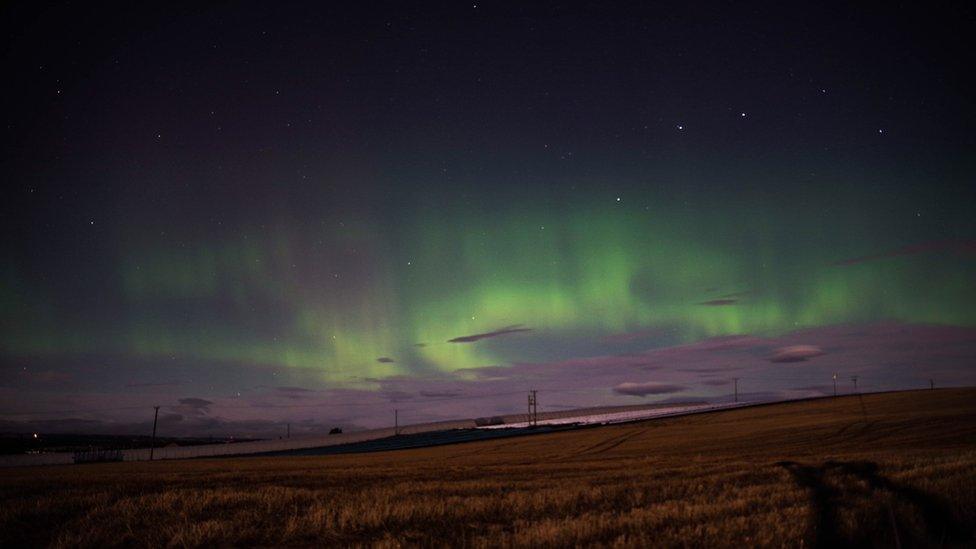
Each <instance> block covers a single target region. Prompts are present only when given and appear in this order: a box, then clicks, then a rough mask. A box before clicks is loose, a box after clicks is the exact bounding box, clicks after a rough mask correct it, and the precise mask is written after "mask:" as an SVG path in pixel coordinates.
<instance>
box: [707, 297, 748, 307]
mask: <svg viewBox="0 0 976 549" xmlns="http://www.w3.org/2000/svg"><path fill="white" fill-rule="evenodd" d="M738 302H739V300H738V299H731V298H723V299H712V300H709V301H702V302H701V303H699V305H708V306H709V307H721V306H723V305H735V304H736V303H738Z"/></svg>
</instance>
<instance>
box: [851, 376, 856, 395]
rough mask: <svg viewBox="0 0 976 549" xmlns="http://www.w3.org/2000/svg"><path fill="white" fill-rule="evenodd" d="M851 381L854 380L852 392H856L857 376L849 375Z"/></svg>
mask: <svg viewBox="0 0 976 549" xmlns="http://www.w3.org/2000/svg"><path fill="white" fill-rule="evenodd" d="M851 381H853V382H854V393H857V376H851Z"/></svg>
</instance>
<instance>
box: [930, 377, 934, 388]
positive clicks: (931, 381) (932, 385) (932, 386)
mask: <svg viewBox="0 0 976 549" xmlns="http://www.w3.org/2000/svg"><path fill="white" fill-rule="evenodd" d="M929 389H935V380H934V379H930V380H929Z"/></svg>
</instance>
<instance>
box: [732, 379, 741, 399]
mask: <svg viewBox="0 0 976 549" xmlns="http://www.w3.org/2000/svg"><path fill="white" fill-rule="evenodd" d="M732 386H733V387H734V389H733V393H732V402H739V378H737V377H733V378H732Z"/></svg>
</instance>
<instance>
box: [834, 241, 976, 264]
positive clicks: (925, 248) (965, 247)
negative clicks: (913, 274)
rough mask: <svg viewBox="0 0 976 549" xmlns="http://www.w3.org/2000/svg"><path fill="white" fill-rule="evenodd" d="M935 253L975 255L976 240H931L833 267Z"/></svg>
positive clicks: (845, 261)
mask: <svg viewBox="0 0 976 549" xmlns="http://www.w3.org/2000/svg"><path fill="white" fill-rule="evenodd" d="M933 252H955V253H958V254H962V255H974V254H976V240H929V241H926V242H919V243H918V244H909V245H907V246H902V247H900V248H894V249H892V250H888V251H884V252H881V253H877V254H870V255H862V256H859V257H853V258H849V259H844V260H841V261H837V262H835V263H833V264H832V265H834V266H837V267H844V266H848V265H857V264H858V263H865V262H868V261H877V260H879V259H888V258H892V257H901V256H908V255H917V254H924V253H933Z"/></svg>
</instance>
